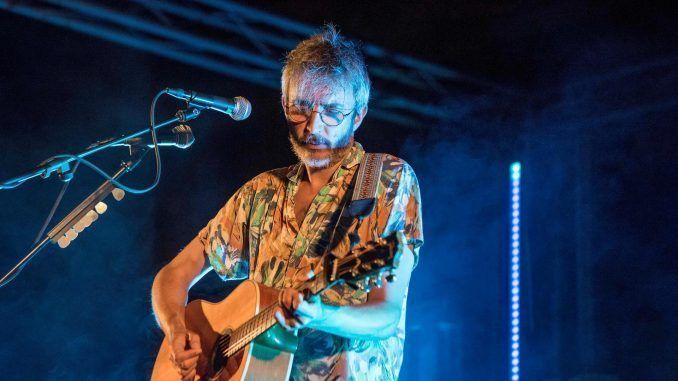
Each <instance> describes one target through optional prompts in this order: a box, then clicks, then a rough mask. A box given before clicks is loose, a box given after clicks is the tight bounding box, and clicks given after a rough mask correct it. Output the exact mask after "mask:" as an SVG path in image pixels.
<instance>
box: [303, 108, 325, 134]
mask: <svg viewBox="0 0 678 381" xmlns="http://www.w3.org/2000/svg"><path fill="white" fill-rule="evenodd" d="M323 125H324V124H323V121H322V119H320V113H319V112H318V109H317V108H316V109H315V110H313V111H312V112H311V115H309V116H308V120H307V121H306V128H307V129H308V131H309V132H310V133H314V132H316V131H320V129H321V128H322V127H323Z"/></svg>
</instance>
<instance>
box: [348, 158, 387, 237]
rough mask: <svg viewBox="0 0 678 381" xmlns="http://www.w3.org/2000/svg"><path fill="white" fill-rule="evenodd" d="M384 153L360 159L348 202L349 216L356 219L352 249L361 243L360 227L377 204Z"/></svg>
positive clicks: (351, 234)
mask: <svg viewBox="0 0 678 381" xmlns="http://www.w3.org/2000/svg"><path fill="white" fill-rule="evenodd" d="M383 156H384V154H383V153H367V152H366V153H365V155H364V156H363V159H362V160H361V161H360V167H359V168H358V173H357V174H356V176H357V179H356V181H355V189H354V190H353V195H352V196H351V202H350V203H349V204H348V210H347V212H348V213H347V216H346V217H348V218H352V219H354V220H357V221H356V224H355V227H354V228H353V229H352V231H351V232H350V233H349V238H350V240H351V241H350V242H351V249H353V248H354V247H355V246H356V245H357V244H358V243H360V237H359V236H358V228H360V224H361V223H362V221H363V219H365V217H367V216H369V215H370V214H372V212H373V211H374V207H375V205H376V204H377V187H378V185H379V178H380V177H381V167H382V162H383Z"/></svg>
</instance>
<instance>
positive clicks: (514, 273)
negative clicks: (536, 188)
mask: <svg viewBox="0 0 678 381" xmlns="http://www.w3.org/2000/svg"><path fill="white" fill-rule="evenodd" d="M510 263H511V287H510V289H511V315H510V321H511V333H510V338H511V340H510V343H511V349H510V353H511V363H510V365H509V367H510V369H511V372H510V375H511V378H510V379H511V381H518V380H520V163H519V162H515V163H513V164H511V262H510Z"/></svg>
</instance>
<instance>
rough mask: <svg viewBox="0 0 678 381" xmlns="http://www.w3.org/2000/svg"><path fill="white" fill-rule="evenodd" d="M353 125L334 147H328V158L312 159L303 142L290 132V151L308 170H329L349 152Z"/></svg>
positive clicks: (310, 152) (311, 154)
mask: <svg viewBox="0 0 678 381" xmlns="http://www.w3.org/2000/svg"><path fill="white" fill-rule="evenodd" d="M352 138H353V125H351V127H350V128H349V129H348V132H347V133H346V135H345V136H344V137H342V138H341V139H339V141H338V142H337V143H336V145H335V146H330V148H329V149H330V155H329V156H328V157H325V158H322V159H317V158H314V157H313V153H312V151H311V150H309V149H307V148H306V147H304V140H301V139H299V138H297V137H296V136H294V133H293V132H292V130H290V133H289V140H290V144H291V145H292V151H293V152H294V154H295V155H296V156H297V158H299V161H301V162H302V163H304V165H306V166H307V167H309V168H317V169H323V168H329V167H331V166H333V165H335V164H337V163H338V162H340V161H342V160H343V159H344V157H346V154H348V151H350V150H351V147H352V146H353V144H352V142H353V140H352Z"/></svg>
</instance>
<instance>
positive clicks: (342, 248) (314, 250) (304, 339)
mask: <svg viewBox="0 0 678 381" xmlns="http://www.w3.org/2000/svg"><path fill="white" fill-rule="evenodd" d="M364 154H365V151H364V150H363V148H362V146H361V145H360V144H359V143H357V142H355V143H354V145H353V147H351V150H350V151H349V153H348V155H347V156H346V157H345V158H344V160H343V161H342V164H341V166H340V167H339V168H338V169H337V171H336V172H335V173H334V174H333V176H332V178H331V179H330V181H329V182H328V184H326V185H325V186H324V187H323V188H321V190H320V191H319V192H318V194H317V195H316V196H315V198H314V199H313V201H312V202H311V204H310V206H309V208H308V211H307V213H306V216H305V217H304V219H303V221H297V219H296V216H295V213H294V195H295V193H296V191H297V188H298V185H299V181H300V179H301V177H302V174H303V172H302V171H303V170H304V167H303V165H302V164H301V163H297V164H296V165H293V166H290V167H286V168H280V169H275V170H271V171H268V172H265V173H262V174H260V175H258V176H257V177H255V178H254V179H252V180H250V181H248V182H247V183H246V184H245V185H243V186H242V187H241V188H240V189H239V190H238V191H236V193H235V194H234V195H233V196H232V197H231V198H230V199H229V200H228V202H227V203H226V205H225V206H224V207H223V208H221V210H219V212H218V213H217V215H216V216H215V217H214V218H213V219H212V220H211V221H210V222H209V223H208V224H207V226H205V227H204V228H203V229H202V230H201V231H200V233H199V235H198V237H199V238H200V240H201V242H202V243H203V245H204V247H205V254H206V256H207V257H208V258H209V261H210V263H211V265H212V267H213V268H214V270H215V271H216V272H217V274H219V276H220V277H221V278H222V279H223V280H234V279H252V280H254V281H256V282H258V283H261V284H263V285H266V286H269V287H274V288H279V289H282V288H285V287H290V286H292V285H293V280H294V279H296V278H297V276H298V275H299V272H300V271H306V272H307V271H308V269H309V268H311V267H315V265H316V264H317V263H318V262H319V261H320V259H321V257H322V254H323V253H324V252H325V251H326V249H331V251H332V253H333V254H335V255H337V256H342V255H345V254H346V253H348V252H349V249H350V247H351V244H350V239H349V237H348V235H347V234H344V233H345V231H342V228H341V227H340V228H335V227H336V226H337V225H338V224H337V222H338V221H339V220H340V219H339V216H340V214H341V210H342V209H343V208H342V205H343V204H344V202H343V200H344V195H345V194H346V192H347V190H348V189H349V187H350V184H351V180H352V178H353V176H354V175H355V173H356V170H357V168H358V164H359V163H360V161H361V160H362V158H363V155H364ZM382 157H383V159H382V160H383V161H382V172H381V177H380V179H379V184H378V186H377V202H376V204H375V208H374V210H373V212H372V213H371V214H370V215H369V216H368V217H366V218H365V219H364V220H363V221H362V222H361V223H360V224H359V227H358V229H357V233H358V236H359V237H360V241H361V242H368V241H372V240H376V239H377V238H380V237H386V236H388V235H389V234H390V233H392V232H395V231H398V230H400V231H403V233H404V234H405V237H406V239H407V242H408V244H409V245H410V248H411V249H412V252H413V253H414V258H415V266H416V263H417V262H418V259H419V248H420V246H421V245H422V244H423V242H424V238H423V233H422V220H421V197H420V192H419V184H418V182H417V178H416V176H415V174H414V171H413V170H412V168H411V167H410V166H409V165H408V164H407V163H406V162H404V161H403V160H401V159H399V158H397V157H395V156H391V155H382ZM354 226H355V224H354V225H353V227H354ZM350 229H351V227H346V228H345V229H343V230H346V231H348V230H350ZM367 298H368V295H367V293H366V292H365V291H363V290H354V289H353V288H351V287H349V286H347V285H339V286H335V287H333V288H330V289H329V290H327V291H325V292H324V293H322V294H321V300H322V301H323V302H324V303H327V304H332V305H354V304H360V303H364V302H365V301H367ZM406 301H407V296H406V297H405V298H404V300H403V305H402V313H401V318H400V321H399V324H398V328H397V334H396V335H394V336H392V337H390V338H387V339H384V340H359V339H348V338H343V337H339V336H335V335H332V334H329V333H326V332H322V331H318V330H314V329H302V330H300V331H299V347H298V349H297V352H296V353H295V356H294V363H293V365H292V373H291V376H290V379H292V380H325V379H331V380H335V379H337V376H339V379H346V380H395V379H397V378H398V373H399V370H400V366H401V364H402V356H403V344H404V340H405V310H406Z"/></svg>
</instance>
